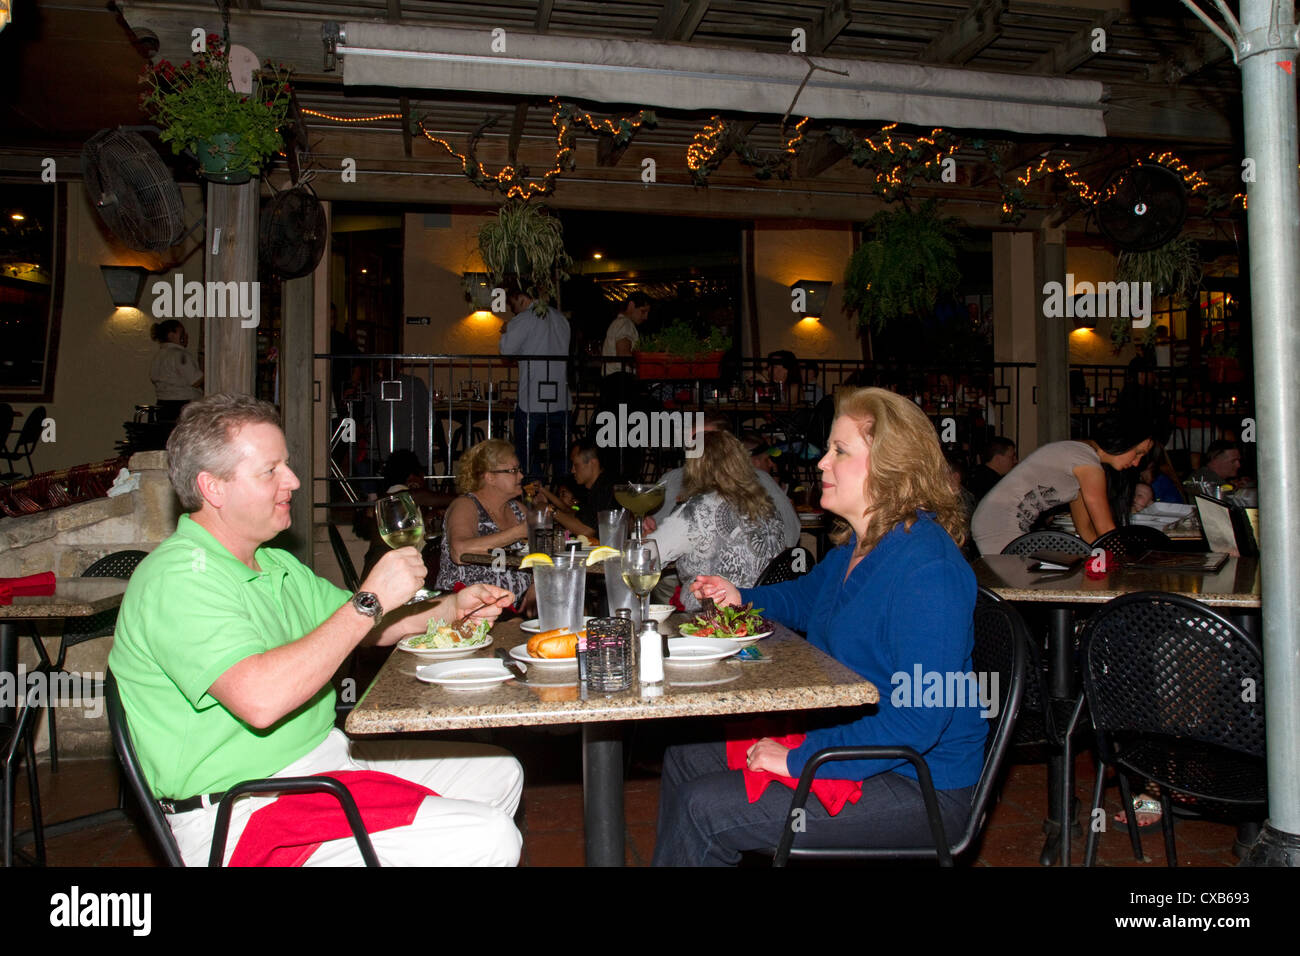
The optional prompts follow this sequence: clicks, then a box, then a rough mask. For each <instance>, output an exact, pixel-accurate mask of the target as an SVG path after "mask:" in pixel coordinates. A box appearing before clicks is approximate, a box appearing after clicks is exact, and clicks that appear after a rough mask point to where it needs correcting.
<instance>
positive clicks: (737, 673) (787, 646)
mask: <svg viewBox="0 0 1300 956" xmlns="http://www.w3.org/2000/svg"><path fill="white" fill-rule="evenodd" d="M685 619H686V618H685V617H684V616H682V615H677V616H674V617H673V618H671V619H670V620H669V622H668V623H667V625H665V626H666V627H667V628H668V629H669V630H670V632H671V633H674V634H675V633H676V625H677V624H678V623H680V622H681V621H683V620H685ZM519 624H520V621H519V620H518V619H515V620H512V621H506V622H503V623H499V624H497V625H496V626H494V627H493V629H492V639H493V645H492V646H491V647H488V648H484V649H483V650H480V651H478V652H477V653H476V655H475V656H478V657H492V656H494V654H495V651H496V650H497V648H499V647H504V648H507V649H509V648H512V647H514V646H515V645H517V644H523V643H526V641H527V638H528V636H529V635H527V634H525V633H524V632H523V631H521V630H520V627H519ZM756 646H757V647H758V648H759V649H760V650H761V651H762V652H763V654H764V655H766V656H767V657H769V658H770V661H767V662H755V663H747V662H742V661H738V660H735V659H734V658H732V659H728V660H725V661H722V662H719V663H715V664H703V665H701V664H690V665H682V664H673V663H671V662H669V663H666V665H665V668H664V669H665V672H666V679H665V681H664V682H663V684H661V685H651V686H648V687H641V686H639V685H635V684H634V685H633V686H632V687H631V688H630V689H628V690H625V691H620V692H618V693H613V694H606V693H601V692H599V691H588V690H587V689H586V688H585V685H580V684H579V683H578V681H577V664H576V663H575V664H572V665H567V666H560V667H558V668H557V667H546V668H542V667H537V666H533V667H530V668H529V673H528V675H527V677H528V684H527V685H526V686H525V685H522V684H520V683H519V682H517V681H514V680H511V681H507V682H505V683H502V684H494V685H492V686H491V687H490V688H488V689H486V690H449V689H447V688H446V687H443V686H439V685H434V684H425V683H422V682H421V681H419V680H418V679H417V678H416V676H415V668H416V667H418V666H419V665H421V664H423V663H427V661H424V660H422V659H420V658H417V657H415V656H414V655H411V654H408V653H406V652H404V651H400V650H394V651H393V653H392V655H391V656H390V657H389V659H388V661H387V662H386V663H385V664H384V666H383V669H382V670H381V671H380V672H379V676H378V677H377V678H375V682H374V683H373V684H372V685H371V687H370V689H369V690H368V691H366V694H365V696H364V697H362V698H361V701H360V702H359V703H358V704H357V706H356V707H355V708H354V709H353V711H352V713H351V714H349V715H348V719H347V725H346V730H347V732H348V733H349V734H357V735H362V734H386V733H410V732H416V731H425V730H451V729H462V728H470V727H516V726H524V725H531V724H574V723H592V722H600V721H617V720H646V719H651V718H657V717H688V716H705V715H718V714H753V713H772V712H778V711H791V710H815V709H818V708H829V707H858V706H863V705H866V704H874V703H876V702H877V701H878V700H879V699H880V695H879V692H878V691H877V690H876V687H875V685H873V684H871V683H870V682H868V681H865V680H863V679H862V678H861V677H859V676H858V675H857V674H855V673H854V672H853V671H851V670H849V669H848V668H847V667H845V666H844V665H842V664H840V663H838V662H837V661H835V660H834V659H833V658H831V657H830V656H828V655H826V654H824V653H822V652H821V651H819V650H817V649H816V648H815V647H813V646H811V645H810V644H808V643H807V641H805V640H804V639H803V638H801V637H799V636H798V635H796V634H794V633H793V632H791V631H789V630H787V629H786V628H784V627H781V626H780V625H778V626H777V627H776V631H775V632H774V633H773V634H772V636H771V637H768V638H764V639H763V640H760V641H759V642H758V643H757V645H756Z"/></svg>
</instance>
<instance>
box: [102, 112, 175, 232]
mask: <svg viewBox="0 0 1300 956" xmlns="http://www.w3.org/2000/svg"><path fill="white" fill-rule="evenodd" d="M81 169H82V172H83V174H84V175H85V179H86V192H87V194H88V195H89V196H90V201H91V203H92V204H93V205H94V207H95V210H96V211H97V212H98V213H99V216H100V218H101V219H103V220H104V225H105V226H107V227H108V229H109V231H110V232H111V233H112V234H113V236H114V238H116V239H117V240H118V241H119V242H121V243H122V244H124V245H126V246H129V247H130V248H132V249H135V250H136V251H138V252H165V251H166V250H168V249H170V248H171V247H172V246H174V245H176V244H177V243H178V242H180V241H181V239H182V238H184V236H185V233H186V229H185V204H184V202H183V201H182V200H181V190H180V187H179V186H177V185H176V181H175V180H174V179H172V175H171V172H170V170H168V168H167V165H166V164H165V163H164V162H163V161H162V159H161V158H160V157H159V156H158V153H157V151H156V150H155V149H154V148H153V147H152V146H150V145H149V141H148V140H146V139H145V138H144V137H143V136H141V135H140V134H139V133H135V132H131V131H129V130H124V129H104V130H100V131H99V132H98V133H96V134H95V135H94V136H92V137H91V138H90V139H89V140H87V142H86V145H85V146H83V147H82V148H81Z"/></svg>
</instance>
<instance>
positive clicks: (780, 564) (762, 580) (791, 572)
mask: <svg viewBox="0 0 1300 956" xmlns="http://www.w3.org/2000/svg"><path fill="white" fill-rule="evenodd" d="M795 550H796V549H795V548H786V549H785V550H784V551H782V552H781V553H780V554H778V555H777V556H776V557H775V558H773V559H772V560H771V561H769V562H768V564H767V567H766V568H764V569H763V573H762V574H760V575H759V576H758V580H757V581H755V582H754V587H762V586H763V585H765V584H780V583H781V582H782V581H793V580H794V579H795V578H797V577H799V576H800V575H801V574H803V573H804V572H802V571H796V570H795V569H794V553H795Z"/></svg>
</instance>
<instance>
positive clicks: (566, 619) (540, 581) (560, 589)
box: [533, 554, 587, 634]
mask: <svg viewBox="0 0 1300 956" xmlns="http://www.w3.org/2000/svg"><path fill="white" fill-rule="evenodd" d="M552 560H553V561H554V562H555V563H554V564H549V565H548V564H539V565H537V566H535V567H534V568H533V581H534V583H535V584H536V585H537V618H538V622H537V623H538V625H539V626H540V627H541V629H542V630H543V631H550V630H554V629H555V628H559V627H563V628H568V629H569V630H570V631H572V632H573V633H574V634H577V633H578V632H579V631H580V630H582V599H583V597H584V595H585V594H586V588H587V565H586V559H585V558H581V557H578V556H576V555H569V554H557V555H556V556H555V557H554V558H553V559H552Z"/></svg>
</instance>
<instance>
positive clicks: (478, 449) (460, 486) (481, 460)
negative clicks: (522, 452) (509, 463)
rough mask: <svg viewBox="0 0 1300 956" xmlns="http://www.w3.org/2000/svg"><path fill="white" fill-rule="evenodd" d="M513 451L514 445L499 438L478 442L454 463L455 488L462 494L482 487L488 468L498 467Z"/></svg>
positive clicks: (511, 455) (512, 454)
mask: <svg viewBox="0 0 1300 956" xmlns="http://www.w3.org/2000/svg"><path fill="white" fill-rule="evenodd" d="M514 453H515V446H514V445H512V444H510V442H508V441H503V440H502V439H500V438H489V439H488V440H487V441H481V442H479V443H478V444H477V445H475V446H474V447H473V448H471V449H470V450H469V451H467V452H465V454H463V455H461V456H460V461H458V462H457V463H456V490H457V491H459V492H460V493H461V494H462V495H464V494H468V493H469V492H471V491H478V490H479V489H480V488H482V487H483V476H484V475H486V474H487V473H488V470H489V469H492V468H500V467H501V464H502V463H503V462H504V461H506V459H508V458H511V457H513V456H514Z"/></svg>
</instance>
